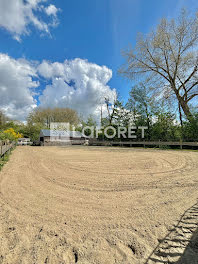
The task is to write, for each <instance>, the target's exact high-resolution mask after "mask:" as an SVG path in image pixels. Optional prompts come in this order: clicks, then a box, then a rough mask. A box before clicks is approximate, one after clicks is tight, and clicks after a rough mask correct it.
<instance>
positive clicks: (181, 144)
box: [180, 139, 183, 149]
mask: <svg viewBox="0 0 198 264" xmlns="http://www.w3.org/2000/svg"><path fill="white" fill-rule="evenodd" d="M182 147H183V145H182V140H181V139H180V149H182Z"/></svg>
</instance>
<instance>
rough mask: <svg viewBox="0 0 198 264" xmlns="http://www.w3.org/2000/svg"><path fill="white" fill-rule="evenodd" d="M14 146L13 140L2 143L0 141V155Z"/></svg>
mask: <svg viewBox="0 0 198 264" xmlns="http://www.w3.org/2000/svg"><path fill="white" fill-rule="evenodd" d="M14 146H15V143H14V142H12V143H9V144H6V145H3V143H2V142H1V141H0V157H2V156H3V155H4V154H5V153H6V152H7V151H9V150H10V149H11V148H13V147H14Z"/></svg>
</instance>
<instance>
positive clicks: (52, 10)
mask: <svg viewBox="0 0 198 264" xmlns="http://www.w3.org/2000/svg"><path fill="white" fill-rule="evenodd" d="M45 12H46V14H47V15H48V16H56V14H57V12H58V8H56V7H55V5H49V6H48V7H46V8H45Z"/></svg>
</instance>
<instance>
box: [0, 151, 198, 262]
mask: <svg viewBox="0 0 198 264" xmlns="http://www.w3.org/2000/svg"><path fill="white" fill-rule="evenodd" d="M197 198H198V152H193V151H192V152H191V151H160V150H143V149H132V148H105V147H77V146H74V147H66V148H58V147H17V149H16V150H15V151H14V152H13V153H12V155H11V157H10V161H9V162H8V163H7V164H6V165H5V166H4V168H3V170H2V171H1V172H0V263H3V264H6V263H9V264H15V263H17V264H24V263H28V264H33V263H35V264H40V263H43V264H44V263H51V264H63V263H67V264H73V263H78V264H88V263H94V264H114V263H120V264H133V263H134V264H136V263H177V264H179V263H186V264H195V263H198V231H197V227H198V225H197V224H198V204H197Z"/></svg>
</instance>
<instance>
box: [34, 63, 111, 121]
mask: <svg viewBox="0 0 198 264" xmlns="http://www.w3.org/2000/svg"><path fill="white" fill-rule="evenodd" d="M38 72H39V74H41V75H42V76H43V77H45V78H48V79H50V80H51V84H49V85H47V86H46V88H45V90H44V91H43V94H42V95H41V96H40V98H39V99H40V102H41V106H43V107H71V108H73V109H76V110H77V111H78V112H79V113H81V114H83V116H85V117H87V116H88V115H90V114H93V115H95V116H98V115H99V109H100V107H101V105H104V101H105V97H106V98H107V97H108V98H109V100H110V101H111V102H112V103H113V101H114V99H115V97H116V91H115V89H113V90H112V89H110V87H109V86H108V85H107V83H108V82H109V81H110V79H111V78H112V71H111V70H110V69H108V68H107V67H106V66H99V65H97V64H93V63H90V62H88V61H87V60H82V59H75V60H71V61H68V60H66V61H65V62H64V63H58V62H55V63H50V62H47V61H43V62H42V63H41V64H40V65H39V67H38ZM103 109H105V108H104V107H103Z"/></svg>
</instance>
